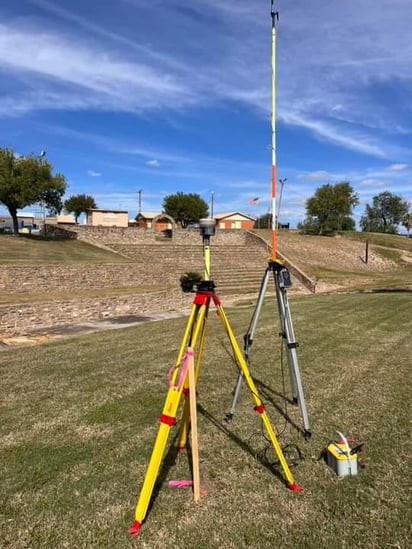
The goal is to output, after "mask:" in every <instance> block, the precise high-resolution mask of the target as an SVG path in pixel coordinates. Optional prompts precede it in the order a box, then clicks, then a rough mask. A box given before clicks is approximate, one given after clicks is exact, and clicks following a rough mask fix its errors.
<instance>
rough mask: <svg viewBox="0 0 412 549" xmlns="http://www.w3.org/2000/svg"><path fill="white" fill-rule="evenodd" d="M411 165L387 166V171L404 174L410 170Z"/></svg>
mask: <svg viewBox="0 0 412 549" xmlns="http://www.w3.org/2000/svg"><path fill="white" fill-rule="evenodd" d="M408 166H409V164H391V165H390V166H387V167H386V168H385V169H386V170H387V171H388V172H403V171H404V170H406V169H407V168H408Z"/></svg>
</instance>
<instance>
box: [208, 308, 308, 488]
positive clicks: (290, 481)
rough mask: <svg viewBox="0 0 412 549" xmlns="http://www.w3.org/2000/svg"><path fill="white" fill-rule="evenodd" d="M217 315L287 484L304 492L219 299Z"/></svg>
mask: <svg viewBox="0 0 412 549" xmlns="http://www.w3.org/2000/svg"><path fill="white" fill-rule="evenodd" d="M214 301H215V304H216V309H217V313H218V315H219V318H220V320H221V321H222V324H223V326H224V328H225V331H226V333H227V335H228V337H229V340H230V344H231V346H232V350H233V353H234V356H235V359H236V361H237V363H238V365H239V367H240V369H241V372H242V374H243V377H244V379H245V382H246V384H247V386H248V388H249V390H250V392H251V394H252V398H253V400H254V402H255V410H256V411H257V412H258V413H259V414H260V417H261V418H262V422H263V425H264V426H265V429H266V432H267V434H268V436H269V439H270V441H271V443H272V446H273V448H274V450H275V453H276V456H277V458H278V460H279V462H280V464H281V466H282V469H283V473H284V476H285V480H286V484H287V486H288V488H289V489H290V490H293V491H294V492H298V491H300V490H302V486H300V485H298V484H296V483H295V481H294V479H293V476H292V473H291V471H290V469H289V465H288V464H287V461H286V459H285V456H284V455H283V452H282V449H281V447H280V445H279V442H278V440H277V438H276V435H275V432H274V430H273V427H272V425H271V423H270V420H269V417H268V415H267V414H266V412H265V408H264V405H263V402H262V400H261V398H260V396H259V393H258V390H257V388H256V386H255V384H254V382H253V379H252V376H251V375H250V373H249V369H248V367H247V364H246V362H245V359H244V357H243V355H242V352H241V350H240V348H239V345H238V343H237V341H236V338H235V335H234V333H233V331H232V329H231V327H230V324H229V321H228V319H227V317H226V315H225V312H224V310H223V307H222V305H221V304H220V301H219V299H218V298H217V297H215V298H214Z"/></svg>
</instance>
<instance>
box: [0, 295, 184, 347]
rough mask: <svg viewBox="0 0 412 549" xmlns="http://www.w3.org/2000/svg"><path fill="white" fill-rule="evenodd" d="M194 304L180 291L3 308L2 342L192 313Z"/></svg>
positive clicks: (0, 310)
mask: <svg viewBox="0 0 412 549" xmlns="http://www.w3.org/2000/svg"><path fill="white" fill-rule="evenodd" d="M192 300H193V294H185V293H183V292H182V291H181V290H180V289H176V290H168V291H166V290H164V291H159V292H151V293H145V294H139V295H132V296H124V297H110V298H101V299H99V298H93V299H73V300H65V301H59V302H54V301H42V302H40V303H28V304H21V305H8V306H0V339H1V337H11V336H17V335H23V334H29V333H33V332H41V331H43V330H44V331H45V332H46V331H47V330H50V329H51V328H56V327H61V326H65V325H71V326H75V325H76V323H80V322H85V321H91V320H99V319H105V318H112V317H117V316H123V315H141V314H149V313H160V312H171V311H184V310H187V311H189V310H190V303H191V302H192Z"/></svg>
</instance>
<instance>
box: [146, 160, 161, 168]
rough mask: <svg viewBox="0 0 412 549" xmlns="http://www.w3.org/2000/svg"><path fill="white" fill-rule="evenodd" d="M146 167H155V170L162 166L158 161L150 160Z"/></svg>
mask: <svg viewBox="0 0 412 549" xmlns="http://www.w3.org/2000/svg"><path fill="white" fill-rule="evenodd" d="M146 166H153V167H154V168H158V167H159V166H160V163H159V161H158V160H148V161H147V162H146Z"/></svg>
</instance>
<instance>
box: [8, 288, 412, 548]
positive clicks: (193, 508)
mask: <svg viewBox="0 0 412 549" xmlns="http://www.w3.org/2000/svg"><path fill="white" fill-rule="evenodd" d="M291 309H292V314H293V321H294V327H295V332H296V337H297V339H298V341H299V343H300V346H299V350H298V356H299V363H300V369H301V374H302V378H303V383H304V388H305V396H306V403H307V407H308V412H309V415H310V420H311V424H312V430H313V437H312V440H311V441H310V442H305V441H304V440H303V438H302V437H301V435H300V433H299V432H298V430H297V428H296V426H299V425H300V418H299V414H298V410H297V409H296V408H295V407H294V406H292V405H291V404H287V408H285V406H286V404H285V400H284V398H282V396H281V395H282V373H281V362H282V361H281V352H280V339H279V338H278V335H277V334H278V322H277V313H276V307H275V306H274V305H273V303H272V302H271V300H270V299H269V298H268V299H267V301H266V302H265V305H264V307H263V310H262V314H261V317H260V320H259V324H258V329H257V331H256V334H255V340H254V343H253V347H252V364H251V371H252V373H253V375H254V378H255V381H256V384H257V387H258V389H259V390H261V396H262V398H263V400H264V401H265V403H266V410H267V412H268V414H269V416H270V418H271V420H272V421H273V424H274V425H275V427H276V429H277V431H278V432H280V433H281V434H280V436H279V440H280V443H281V445H282V446H286V445H297V446H298V447H299V449H300V451H301V452H302V453H303V456H304V459H303V460H300V461H299V462H298V464H297V465H296V466H294V467H293V468H292V471H293V474H294V476H295V479H296V481H297V482H298V483H301V484H303V486H304V491H303V492H302V493H299V494H296V493H292V492H290V491H288V490H287V489H286V488H285V486H284V484H283V483H282V482H281V481H280V480H279V478H278V476H277V475H276V472H275V471H274V469H273V461H274V459H275V458H274V455H273V454H272V452H271V450H270V449H269V450H267V444H266V441H265V439H264V438H263V437H262V433H261V424H260V419H259V415H258V414H257V413H256V412H254V410H253V402H252V399H251V398H250V395H249V394H248V392H247V390H246V389H245V388H243V390H242V393H241V398H240V401H239V403H238V408H237V414H236V415H235V418H234V420H233V422H232V424H231V425H230V426H229V427H228V426H226V424H225V423H224V422H223V417H224V414H225V412H227V411H228V409H229V407H230V404H231V398H232V397H231V390H232V388H233V384H234V382H235V379H236V371H235V367H234V365H233V362H232V361H231V358H230V356H229V354H228V341H227V338H226V336H225V334H224V332H223V328H222V326H221V325H220V322H219V320H218V318H217V317H216V315H215V314H214V311H211V314H210V318H209V326H208V333H207V341H206V348H205V352H204V357H203V361H202V372H201V378H200V381H199V387H198V389H199V390H198V408H199V411H198V416H199V417H198V420H199V421H198V423H199V425H198V430H199V446H200V470H201V478H202V486H203V487H204V488H205V489H207V491H208V493H207V495H205V496H202V498H201V500H200V502H199V503H198V504H195V503H194V502H193V499H192V494H191V491H190V489H185V490H178V489H176V488H170V487H169V486H168V484H167V480H169V479H185V478H190V468H189V464H188V459H187V456H186V455H185V454H180V455H179V456H178V457H177V459H175V460H174V459H173V453H172V452H168V457H167V459H166V460H165V463H164V466H163V467H162V470H161V474H160V477H159V478H160V482H159V485H158V487H157V488H156V490H155V497H154V498H153V505H152V507H151V509H150V511H149V513H148V516H147V520H146V521H145V523H144V524H143V526H142V529H141V532H140V533H139V536H138V537H137V538H136V539H134V538H131V537H130V536H129V535H128V534H127V528H128V527H129V526H130V525H131V523H132V521H133V512H134V507H135V504H136V498H137V496H138V494H139V491H140V487H141V484H142V481H143V479H144V475H145V472H146V467H147V461H148V459H149V457H150V454H151V451H152V446H153V442H154V438H155V435H156V432H157V427H158V418H159V414H160V412H161V410H162V406H163V402H164V398H165V395H166V391H167V371H168V370H169V368H170V366H171V365H172V364H173V362H174V360H175V356H176V352H177V348H178V346H179V343H180V340H181V337H182V333H183V329H184V325H185V322H186V320H185V319H184V318H182V319H174V320H173V321H167V322H166V321H164V322H159V323H149V324H144V325H140V326H137V327H133V328H126V329H123V330H114V331H108V332H102V333H99V334H94V335H88V336H82V337H78V338H73V339H67V340H61V341H59V342H55V343H51V344H46V345H41V346H37V347H28V348H19V349H12V350H7V351H2V352H0V401H1V415H0V441H1V443H0V470H1V471H2V482H1V484H0V494H1V497H0V502H1V508H0V513H1V516H0V539H1V540H2V542H1V543H0V545H1V547H4V548H13V549H19V548H38V547H39V548H42V547H44V548H51V547H52V548H60V547H61V548H63V547H67V548H89V547H107V548H126V547H146V548H151V549H153V548H162V549H167V548H172V547H174V548H179V549H180V548H188V549H192V548H205V549H206V548H219V549H220V548H233V549H238V548H256V549H257V548H268V549H269V548H275V547H279V548H282V549H283V548H286V549H287V548H296V547H299V548H301V547H303V548H314V549H318V548H329V547H337V548H343V547H346V548H357V547H359V548H384V547H392V548H405V549H406V547H408V546H409V545H408V543H409V539H410V537H409V536H410V523H411V520H410V519H411V516H410V514H411V513H410V504H409V501H408V496H409V491H408V482H407V481H408V462H407V459H408V453H410V449H411V448H410V442H409V435H410V408H409V406H408V402H409V386H408V385H409V381H410V373H409V372H410V357H411V351H412V343H411V331H412V320H411V310H412V296H411V294H372V295H370V294H360V295H359V294H357V295H354V294H352V295H338V296H312V297H309V298H297V299H293V300H291ZM226 312H227V315H228V318H229V320H230V322H231V324H232V327H233V330H234V332H235V334H236V336H237V337H238V340H239V341H241V340H242V336H243V333H244V331H245V330H246V327H247V325H248V323H249V320H250V315H251V312H252V309H251V308H250V307H244V308H240V307H239V308H236V309H228V310H227V311H226ZM284 366H285V368H286V364H285V365H284ZM284 415H287V417H288V418H289V420H288V421H286V420H285V419H284ZM337 429H339V430H341V431H342V432H344V433H346V434H347V435H350V436H352V437H354V438H355V439H356V440H359V441H363V442H364V443H365V446H364V449H365V451H364V460H365V464H366V467H365V468H364V469H362V470H361V471H360V473H359V475H358V476H356V477H352V478H346V479H343V480H340V479H338V478H337V477H336V476H335V475H334V473H333V472H332V471H331V470H329V469H328V468H327V466H326V465H325V463H324V462H323V461H322V460H319V459H318V458H319V455H320V453H321V450H322V448H323V447H324V446H325V445H326V443H327V442H328V440H329V439H330V438H332V437H333V435H334V432H335V431H336V430H337ZM176 433H177V428H176V427H175V428H173V429H172V432H171V437H170V439H169V442H172V441H173V438H174V436H175V435H176ZM168 448H169V446H168ZM263 457H266V461H265V460H264V459H263ZM289 458H290V459H291V460H292V461H297V460H295V458H294V455H293V454H290V455H289Z"/></svg>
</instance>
